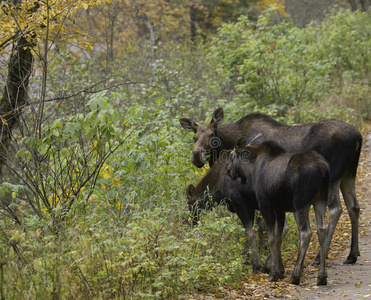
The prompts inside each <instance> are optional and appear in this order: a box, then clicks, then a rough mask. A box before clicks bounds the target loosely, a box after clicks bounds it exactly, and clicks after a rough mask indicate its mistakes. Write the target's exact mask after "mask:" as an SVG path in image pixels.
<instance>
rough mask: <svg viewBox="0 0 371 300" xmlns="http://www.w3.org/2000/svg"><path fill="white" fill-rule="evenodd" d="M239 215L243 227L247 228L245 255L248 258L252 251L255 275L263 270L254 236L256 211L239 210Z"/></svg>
mask: <svg viewBox="0 0 371 300" xmlns="http://www.w3.org/2000/svg"><path fill="white" fill-rule="evenodd" d="M237 215H238V217H239V218H240V220H241V222H242V225H243V227H244V228H245V234H246V242H245V244H244V255H245V257H247V253H248V251H249V248H250V249H251V263H252V270H253V273H254V274H255V273H257V272H258V271H259V270H260V269H261V265H260V261H259V256H258V250H257V248H256V242H255V236H254V229H253V223H254V215H255V210H246V211H245V210H243V209H239V210H238V211H237Z"/></svg>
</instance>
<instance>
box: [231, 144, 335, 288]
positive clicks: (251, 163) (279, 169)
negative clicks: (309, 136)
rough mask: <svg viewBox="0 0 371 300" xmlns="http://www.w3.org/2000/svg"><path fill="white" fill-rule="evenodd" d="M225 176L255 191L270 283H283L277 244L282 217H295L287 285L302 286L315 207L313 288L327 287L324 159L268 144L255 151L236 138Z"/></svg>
mask: <svg viewBox="0 0 371 300" xmlns="http://www.w3.org/2000/svg"><path fill="white" fill-rule="evenodd" d="M227 172H228V175H229V176H230V177H231V178H232V179H234V180H235V179H237V178H241V180H242V182H244V181H245V182H246V183H247V184H248V185H251V187H252V190H253V191H254V194H255V196H256V200H257V203H258V207H259V210H260V212H261V214H262V216H263V218H264V220H265V222H266V224H267V228H268V243H269V247H270V252H271V262H270V280H271V281H277V280H278V279H280V278H283V275H284V266H283V262H282V255H281V245H282V230H283V226H284V221H285V212H294V215H295V220H296V223H297V226H298V230H299V235H300V246H299V253H298V258H297V261H296V265H295V268H294V271H293V273H292V276H291V281H290V282H291V283H293V284H299V283H300V276H301V274H302V270H303V263H304V257H305V254H306V251H307V249H308V246H309V242H310V239H311V236H312V231H311V228H310V224H309V209H310V206H311V205H313V206H314V210H315V216H316V222H317V234H318V240H319V244H320V254H319V256H320V265H319V270H318V278H317V285H326V284H327V273H326V246H325V243H326V224H325V214H326V206H327V197H328V190H329V166H328V164H327V162H326V161H325V160H324V158H323V157H322V156H321V155H319V154H318V153H316V152H314V151H304V152H296V153H287V152H286V151H285V150H284V149H283V148H281V147H280V146H279V145H278V144H277V143H275V142H272V141H266V142H263V143H262V144H261V145H258V146H251V145H246V139H245V138H240V139H238V140H237V142H236V145H235V148H234V150H233V151H232V157H231V162H230V163H229V165H228V167H227ZM246 174H248V176H246ZM249 174H251V175H249Z"/></svg>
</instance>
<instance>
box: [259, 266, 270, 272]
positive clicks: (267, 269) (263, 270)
mask: <svg viewBox="0 0 371 300" xmlns="http://www.w3.org/2000/svg"><path fill="white" fill-rule="evenodd" d="M261 271H262V273H264V274H269V273H270V270H269V268H268V267H267V266H264V267H263V268H262V270H261Z"/></svg>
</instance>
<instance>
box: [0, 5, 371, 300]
mask: <svg viewBox="0 0 371 300" xmlns="http://www.w3.org/2000/svg"><path fill="white" fill-rule="evenodd" d="M276 16H277V11H276V10H275V9H274V8H269V9H267V10H265V11H264V12H263V13H262V14H261V15H260V16H259V18H258V20H257V21H256V22H255V21H254V22H253V21H250V20H249V19H248V18H247V17H243V16H242V17H240V18H239V19H238V20H236V21H234V22H231V23H225V24H224V25H222V26H220V28H219V29H218V31H217V33H215V35H214V36H213V38H209V39H207V40H205V39H202V38H200V39H199V40H198V39H196V40H193V41H188V40H184V39H183V40H178V41H176V40H175V39H174V40H172V41H171V40H164V41H161V42H158V43H156V44H154V43H153V42H152V41H149V42H147V43H145V42H144V41H143V42H141V43H137V44H136V43H134V42H132V43H131V46H130V47H127V48H126V49H123V50H122V51H120V52H119V53H118V54H117V55H116V57H114V58H112V59H111V60H107V59H106V57H105V54H101V55H99V53H98V54H97V53H95V55H89V54H88V52H84V51H82V50H77V49H76V48H74V47H70V46H65V45H64V46H61V47H60V48H58V51H55V52H53V57H52V59H50V60H48V65H47V70H45V67H46V66H45V64H43V61H42V60H39V61H35V62H34V63H35V64H36V66H40V70H44V71H47V73H48V76H47V81H46V80H45V79H46V78H45V73H43V72H36V73H35V74H33V76H32V77H31V79H30V89H29V97H30V99H29V101H28V105H27V106H25V108H24V110H23V113H22V115H21V117H20V122H19V125H18V126H17V127H16V128H15V129H14V130H13V136H12V141H11V143H10V146H9V148H8V150H7V151H8V152H7V153H8V160H7V162H6V168H5V169H4V172H3V173H4V175H3V177H4V179H3V181H2V183H1V187H0V193H1V197H2V205H1V208H0V299H132V298H134V299H142V298H170V297H179V296H180V295H186V294H197V293H206V292H215V291H217V290H218V289H219V288H220V287H223V286H227V285H229V284H231V283H236V282H238V280H240V279H242V278H243V277H244V276H249V275H250V274H251V267H250V266H246V265H245V264H244V263H243V262H244V257H243V255H242V252H243V251H242V249H243V242H244V231H243V228H242V226H241V225H240V223H239V220H238V218H237V216H236V215H233V214H231V213H229V212H228V211H227V209H226V208H225V207H217V208H215V209H213V210H211V211H208V212H205V213H204V214H203V215H202V217H201V218H200V221H199V224H198V225H197V226H190V223H189V222H188V219H189V216H188V212H187V210H186V206H185V201H186V197H185V188H186V186H188V184H190V183H196V182H197V181H198V179H199V178H200V177H201V176H202V175H203V174H204V172H206V169H197V168H196V167H194V166H193V165H192V164H191V161H190V156H191V149H192V145H193V140H192V135H191V134H189V133H187V132H185V131H184V130H183V129H181V127H180V125H179V121H178V119H179V118H180V117H192V118H194V119H195V120H197V121H198V122H199V123H203V122H207V121H208V117H209V116H210V115H211V113H212V112H213V111H214V110H215V109H216V108H217V107H219V106H221V107H223V108H224V111H225V120H224V122H230V121H234V120H237V119H238V118H240V117H242V116H244V115H246V114H248V113H251V112H258V111H260V112H263V113H266V114H269V115H271V116H272V117H274V118H276V119H277V120H279V121H282V122H285V123H288V124H291V125H292V124H301V123H306V122H313V121H317V120H320V119H324V118H336V119H341V120H344V121H346V122H348V123H350V124H353V125H354V126H356V127H358V128H361V127H362V123H363V120H369V119H370V118H371V115H370V114H371V100H370V97H369V95H370V94H371V84H370V82H371V74H370V70H371V55H370V49H371V18H370V15H369V13H366V12H360V11H356V12H350V11H349V10H345V9H340V8H337V9H336V10H334V11H333V12H331V13H330V14H329V15H328V17H327V18H326V19H324V20H323V22H322V23H320V24H319V23H313V24H310V25H308V26H307V27H305V28H298V27H295V26H294V25H293V24H292V23H290V22H289V21H288V20H286V19H284V18H280V19H279V20H278V19H277V17H276ZM281 19H283V20H281ZM8 54H9V53H8ZM44 57H45V56H44ZM43 68H44V69H43ZM43 80H44V81H43ZM2 87H3V86H1V88H2ZM42 97H43V106H42V108H41V106H40V102H38V101H39V99H40V98H42ZM33 103H37V104H35V105H33ZM41 110H43V115H40V111H41ZM2 120H3V118H2ZM288 218H289V221H290V223H293V222H294V221H293V218H292V216H288ZM291 227H292V228H295V227H294V226H291ZM297 242H298V238H297V233H296V231H295V230H290V232H289V235H288V237H287V238H286V240H285V247H286V248H287V249H295V248H297V247H298V245H297ZM283 253H285V251H283ZM261 254H262V259H264V256H265V255H266V254H267V253H266V251H265V250H264V249H262V251H261ZM285 259H290V257H285Z"/></svg>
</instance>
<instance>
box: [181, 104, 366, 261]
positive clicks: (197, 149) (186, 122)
mask: <svg viewBox="0 0 371 300" xmlns="http://www.w3.org/2000/svg"><path fill="white" fill-rule="evenodd" d="M223 117H224V112H223V109H222V108H218V109H216V110H215V112H214V113H213V115H212V118H211V122H210V123H209V124H203V125H200V126H199V125H197V124H196V123H195V122H194V121H193V120H191V119H188V118H182V119H180V123H181V125H182V126H183V128H184V129H185V130H187V131H190V132H194V140H195V145H194V148H193V151H192V163H193V164H194V165H196V166H197V167H202V166H203V165H204V164H205V163H206V162H207V160H208V161H209V164H210V165H212V164H213V163H214V162H215V161H216V159H217V157H218V156H219V155H220V154H221V153H222V152H223V151H225V150H231V149H232V148H233V147H234V144H235V143H236V141H237V139H238V138H240V137H244V138H246V139H247V140H251V139H253V138H254V137H255V136H257V135H261V137H260V138H259V142H263V141H267V140H271V141H274V142H276V143H277V144H278V145H279V146H280V147H281V148H283V149H284V150H285V151H287V152H300V151H304V150H314V151H316V152H317V153H319V154H321V155H322V156H323V157H324V158H325V160H326V161H327V162H328V164H329V166H330V189H329V197H328V208H329V225H328V230H327V240H326V248H327V249H328V248H329V246H330V242H331V239H332V236H333V233H334V231H335V227H336V224H337V222H338V220H339V217H340V215H341V212H342V208H341V204H340V197H339V189H341V192H342V194H343V198H344V202H345V204H346V207H347V210H348V213H349V216H350V219H351V224H352V240H351V249H350V253H349V255H348V258H347V259H346V260H345V262H344V263H348V264H352V263H355V262H356V261H357V257H358V256H359V247H358V222H359V210H360V209H359V205H358V202H357V197H356V193H355V177H356V173H357V167H358V160H359V155H360V151H361V146H362V135H361V134H360V132H359V131H358V130H357V129H356V128H354V127H353V126H351V125H349V124H347V123H344V122H342V121H338V120H324V121H320V122H317V123H310V124H304V125H299V126H289V125H286V124H283V123H280V122H277V121H276V120H274V119H272V118H271V117H269V116H267V115H264V114H260V113H252V114H249V115H246V116H245V117H243V118H241V119H240V120H238V121H236V122H234V123H228V124H222V121H223ZM318 261H319V257H317V259H316V262H317V263H318Z"/></svg>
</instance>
